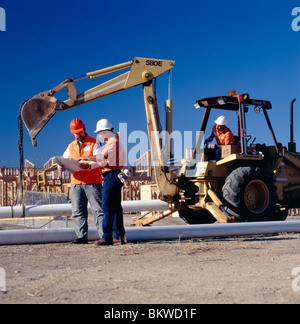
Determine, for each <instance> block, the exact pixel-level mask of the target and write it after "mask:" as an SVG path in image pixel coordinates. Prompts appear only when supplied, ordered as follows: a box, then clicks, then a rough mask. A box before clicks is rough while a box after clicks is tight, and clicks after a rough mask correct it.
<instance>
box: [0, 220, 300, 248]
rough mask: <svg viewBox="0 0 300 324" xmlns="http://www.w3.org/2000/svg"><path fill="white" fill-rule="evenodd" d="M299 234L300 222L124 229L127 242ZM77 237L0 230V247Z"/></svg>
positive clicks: (93, 230) (53, 232)
mask: <svg viewBox="0 0 300 324" xmlns="http://www.w3.org/2000/svg"><path fill="white" fill-rule="evenodd" d="M283 232H284V233H300V221H284V222H259V223H234V224H209V225H178V226H152V227H127V228H126V237H127V240H128V242H140V241H150V240H175V239H190V238H204V237H227V236H245V235H261V234H277V233H283ZM75 238H76V235H75V232H74V230H73V229H43V230H38V229H24V230H2V231H0V245H11V244H13V245H16V244H34V243H39V244H43V243H61V242H69V241H72V240H74V239H75ZM88 238H89V240H96V239H98V238H99V237H98V234H97V231H96V228H90V229H89V233H88Z"/></svg>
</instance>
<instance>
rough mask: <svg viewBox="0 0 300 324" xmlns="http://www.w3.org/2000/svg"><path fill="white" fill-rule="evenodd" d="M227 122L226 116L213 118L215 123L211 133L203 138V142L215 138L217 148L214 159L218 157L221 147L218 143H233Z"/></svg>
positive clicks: (206, 142)
mask: <svg viewBox="0 0 300 324" xmlns="http://www.w3.org/2000/svg"><path fill="white" fill-rule="evenodd" d="M227 124H228V119H227V117H226V116H219V117H218V118H217V119H216V120H215V125H214V127H213V129H212V133H211V135H210V136H209V138H207V139H206V140H205V144H208V143H210V142H212V141H213V139H214V138H215V139H216V142H217V148H216V152H215V158H216V161H217V160H219V159H220V154H221V148H220V145H233V144H234V136H233V133H232V131H231V130H230V129H229V128H228V127H227V126H226V125H227Z"/></svg>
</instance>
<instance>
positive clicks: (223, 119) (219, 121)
mask: <svg viewBox="0 0 300 324" xmlns="http://www.w3.org/2000/svg"><path fill="white" fill-rule="evenodd" d="M215 124H217V125H227V124H228V119H227V117H226V116H219V117H218V119H217V120H215Z"/></svg>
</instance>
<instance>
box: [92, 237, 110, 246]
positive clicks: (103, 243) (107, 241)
mask: <svg viewBox="0 0 300 324" xmlns="http://www.w3.org/2000/svg"><path fill="white" fill-rule="evenodd" d="M113 244H114V243H113V240H112V239H105V238H102V239H100V240H98V241H95V245H96V246H107V245H113Z"/></svg>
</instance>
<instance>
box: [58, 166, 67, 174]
mask: <svg viewBox="0 0 300 324" xmlns="http://www.w3.org/2000/svg"><path fill="white" fill-rule="evenodd" d="M58 171H60V172H64V171H66V168H65V167H63V166H60V165H59V166H58Z"/></svg>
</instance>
